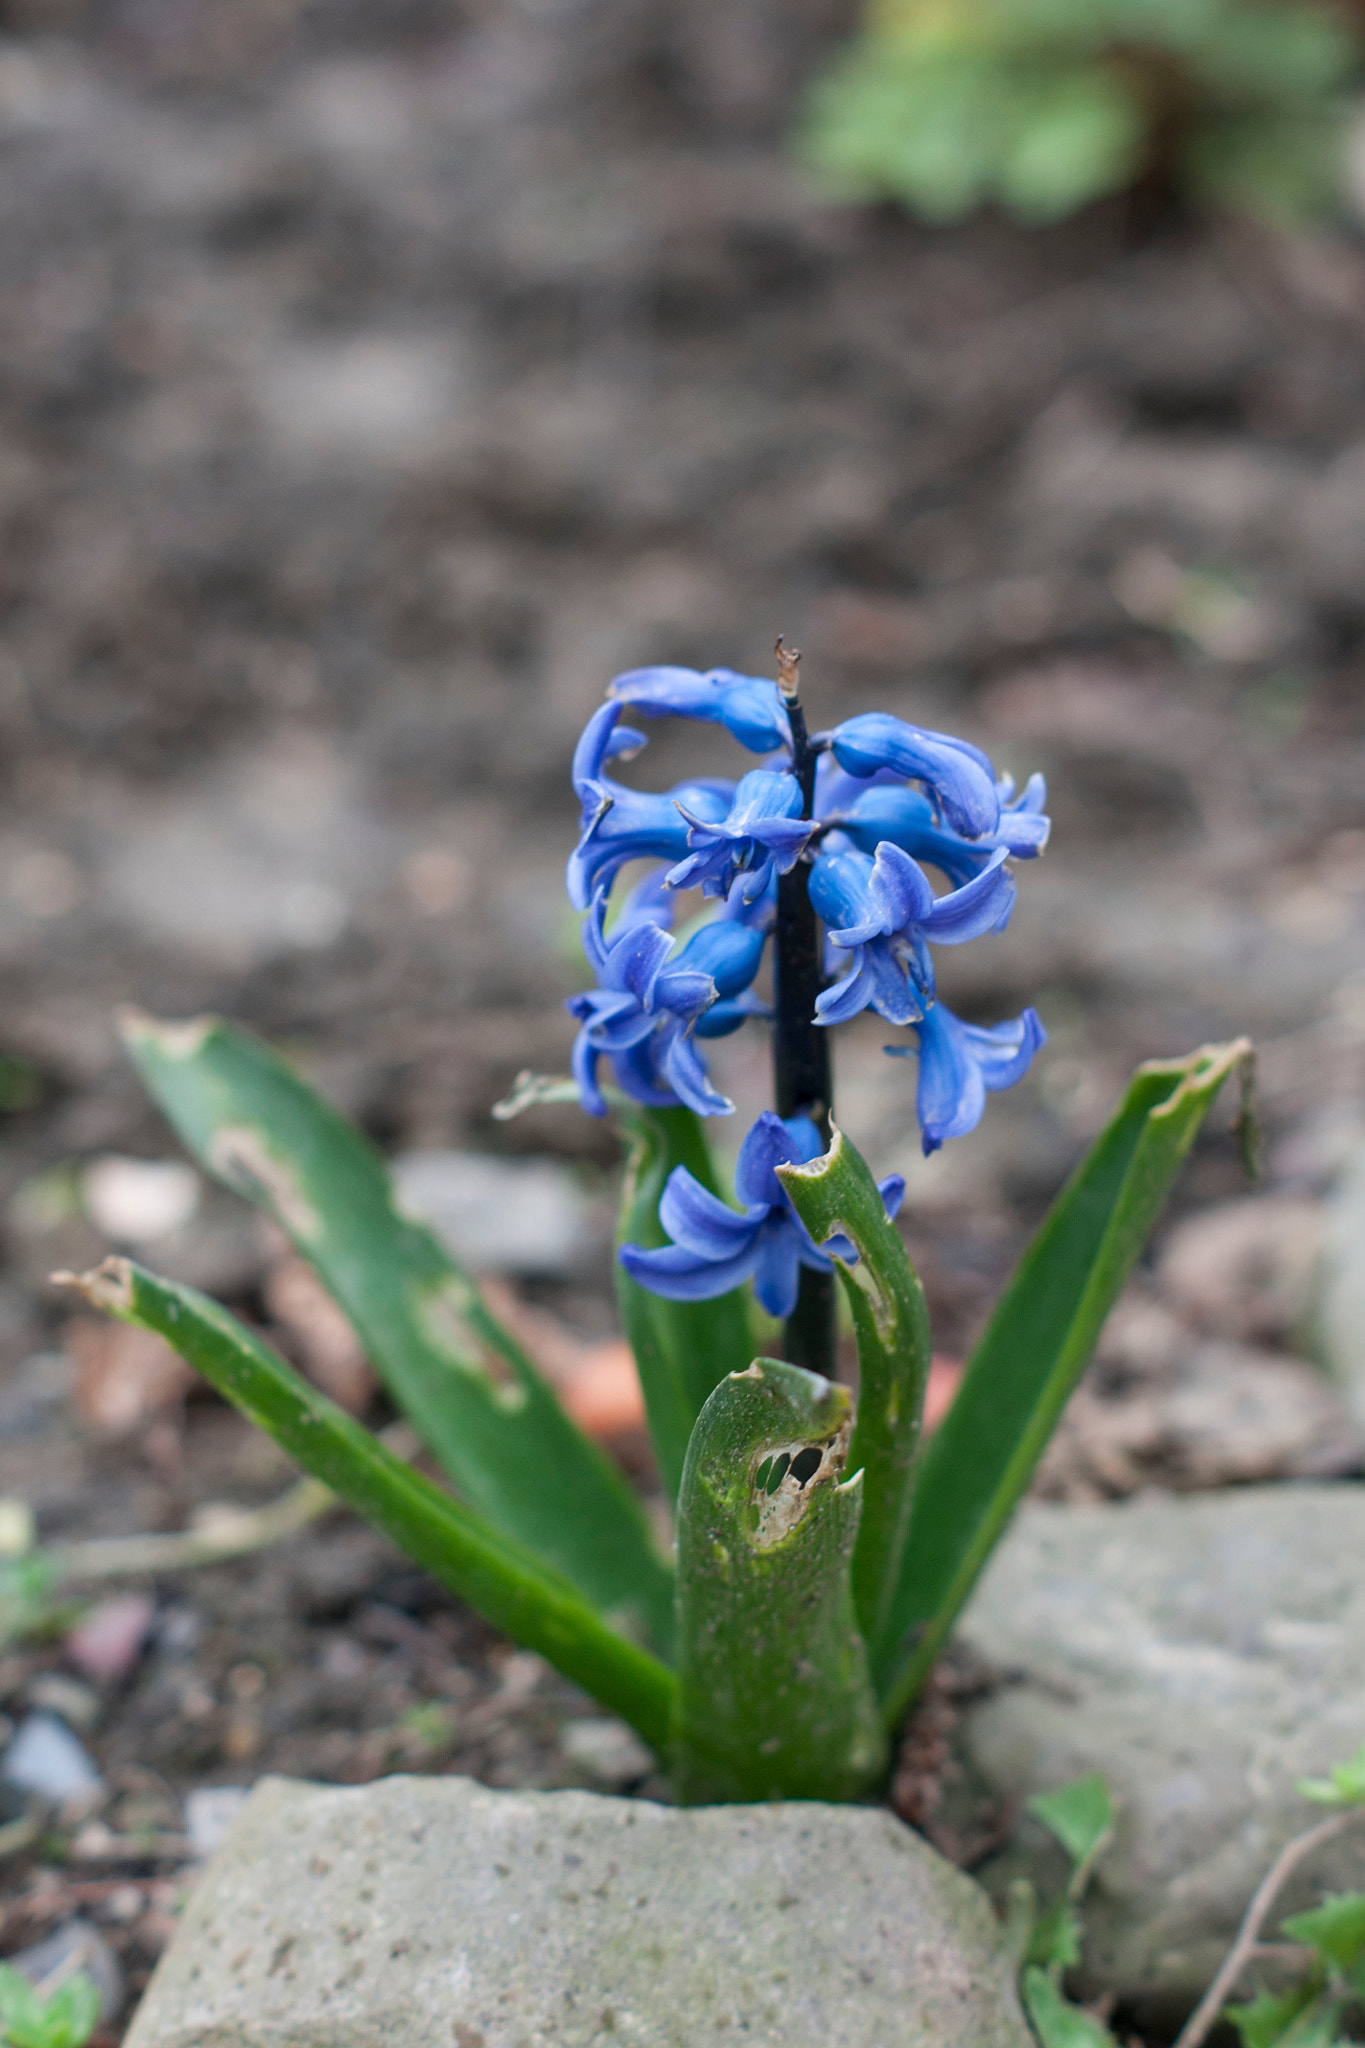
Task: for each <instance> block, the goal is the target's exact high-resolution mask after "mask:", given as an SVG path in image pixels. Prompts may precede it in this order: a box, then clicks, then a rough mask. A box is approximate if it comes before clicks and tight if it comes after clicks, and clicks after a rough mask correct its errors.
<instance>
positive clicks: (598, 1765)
mask: <svg viewBox="0 0 1365 2048" xmlns="http://www.w3.org/2000/svg"><path fill="white" fill-rule="evenodd" d="M559 1739H560V1741H561V1742H562V1743H563V1745H564V1754H565V1755H566V1756H567V1757H568V1759H569V1761H570V1762H571V1763H575V1764H577V1765H578V1766H579V1767H580V1769H582V1770H585V1771H589V1772H591V1774H592V1776H593V1777H594V1778H596V1779H597V1780H598V1781H599V1783H600V1784H603V1785H629V1784H632V1783H633V1782H634V1781H635V1780H636V1779H638V1778H645V1777H648V1775H649V1773H650V1772H651V1771H652V1770H653V1769H654V1759H653V1757H652V1756H651V1755H650V1753H649V1751H648V1750H647V1749H646V1748H645V1746H644V1744H643V1743H642V1742H641V1741H640V1739H639V1737H638V1736H637V1735H635V1734H633V1733H632V1731H631V1730H630V1729H629V1728H627V1726H626V1724H625V1722H624V1721H610V1720H607V1719H605V1718H604V1717H602V1716H600V1715H596V1714H595V1715H593V1716H592V1717H591V1718H590V1719H588V1720H583V1721H566V1722H565V1723H564V1726H563V1727H562V1728H561V1729H560V1731H559Z"/></svg>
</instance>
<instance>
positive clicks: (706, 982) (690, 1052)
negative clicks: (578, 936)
mask: <svg viewBox="0 0 1365 2048" xmlns="http://www.w3.org/2000/svg"><path fill="white" fill-rule="evenodd" d="M659 883H660V878H659V877H658V876H657V875H655V876H650V877H649V878H648V879H647V880H646V881H645V882H643V883H641V885H640V887H639V888H638V889H637V890H636V891H635V892H634V893H633V895H632V896H631V898H630V899H629V901H628V902H627V904H626V906H625V909H624V910H623V911H622V914H621V916H620V918H619V919H618V921H617V924H616V927H615V929H614V930H613V931H612V933H611V935H610V937H608V936H607V935H606V934H605V933H604V929H603V925H604V920H605V917H606V907H607V898H606V891H605V890H604V889H599V890H598V892H597V894H596V896H595V897H594V899H593V905H592V909H591V911H590V912H589V914H588V916H587V917H586V918H585V919H584V921H583V946H584V951H585V952H586V953H587V956H588V960H589V963H590V965H591V967H592V969H593V972H594V973H595V975H596V976H597V982H598V986H597V987H596V988H595V989H589V990H586V991H585V992H584V993H583V994H581V995H576V996H571V997H570V998H569V1000H568V1002H567V1004H566V1005H565V1007H566V1008H567V1009H568V1011H569V1012H570V1014H571V1015H572V1016H574V1017H576V1018H577V1019H578V1021H579V1025H580V1027H581V1028H580V1030H579V1033H578V1036H577V1038H576V1039H575V1040H574V1047H573V1054H572V1059H571V1065H572V1071H573V1076H574V1079H575V1081H576V1082H577V1083H578V1091H579V1099H580V1101H581V1102H582V1104H583V1107H584V1108H585V1109H586V1110H587V1111H588V1112H589V1114H590V1115H592V1116H605V1115H606V1111H607V1104H606V1099H605V1097H604V1096H603V1094H602V1091H601V1088H600V1087H599V1085H598V1081H597V1066H598V1062H599V1060H600V1059H601V1058H602V1057H603V1056H604V1055H605V1056H606V1057H608V1058H609V1059H610V1060H611V1063H612V1068H613V1071H614V1073H615V1076H616V1080H617V1082H618V1084H619V1085H620V1087H621V1088H622V1089H623V1090H624V1091H625V1093H626V1094H627V1095H630V1096H632V1097H633V1098H634V1099H635V1100H636V1101H637V1102H642V1103H645V1104H646V1105H647V1106H648V1107H650V1108H653V1109H668V1108H676V1107H677V1105H678V1104H679V1103H683V1104H685V1105H686V1106H687V1107H688V1108H689V1109H693V1110H695V1111H696V1112H697V1114H698V1116H728V1115H730V1114H731V1113H732V1111H733V1109H734V1104H733V1103H732V1102H731V1101H730V1100H729V1098H728V1097H727V1096H724V1095H722V1094H721V1093H720V1091H719V1090H718V1089H717V1088H715V1087H713V1085H712V1083H711V1081H710V1078H709V1077H708V1075H707V1072H706V1069H705V1067H704V1066H703V1064H702V1061H701V1056H700V1055H699V1053H698V1052H697V1050H696V1047H695V1046H694V1045H693V1043H692V1034H693V1031H694V1029H695V1027H696V1026H697V1025H698V1023H699V1021H700V1020H701V1019H702V1018H703V1017H704V1016H706V1015H707V1013H708V1012H710V1011H712V1010H715V1011H717V1012H719V1014H718V1015H717V1016H716V1017H715V1018H714V1020H713V1021H712V1023H711V1028H710V1029H709V1030H708V1031H706V1033H705V1034H704V1035H705V1036H707V1037H710V1038H718V1037H722V1036H724V1035H725V1034H726V1033H727V1032H729V1031H734V1030H737V1029H738V1027H739V1026H740V1025H741V1024H742V1023H743V1022H744V1019H745V1018H746V1017H748V1016H752V1015H754V1014H755V1013H761V1012H762V1009H763V1006H762V1004H760V1003H758V1002H757V1000H756V999H755V1000H746V996H745V991H746V990H747V989H748V987H749V984H750V983H751V982H752V980H753V978H754V976H755V975H756V974H757V972H758V967H759V962H760V961H761V959H762V957H763V946H764V938H765V933H764V929H763V923H762V921H761V920H760V921H750V919H748V918H746V917H745V916H744V915H742V914H738V913H740V912H742V911H743V910H745V909H747V908H748V906H743V905H737V906H736V912H737V914H735V915H724V916H722V917H720V918H718V919H716V920H715V922H714V923H712V924H709V925H704V926H703V927H702V929H701V930H700V931H699V932H697V933H696V934H695V935H694V936H693V937H692V938H691V939H689V940H688V942H687V944H686V945H684V946H682V947H681V948H679V949H678V950H677V952H676V953H675V952H674V946H675V941H674V939H673V937H672V935H671V933H670V932H669V931H668V930H667V928H666V927H667V924H668V922H669V918H668V909H669V908H670V907H671V906H670V905H666V904H664V903H663V902H662V901H661V897H662V894H663V892H662V891H661V890H660V886H659ZM728 909H729V906H727V911H728Z"/></svg>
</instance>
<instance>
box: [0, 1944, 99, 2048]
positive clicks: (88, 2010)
mask: <svg viewBox="0 0 1365 2048" xmlns="http://www.w3.org/2000/svg"><path fill="white" fill-rule="evenodd" d="M99 2016H100V1994H99V1991H98V1989H97V1988H96V1986H95V1985H94V1984H93V1983H92V1982H91V1980H90V1978H89V1977H88V1976H87V1975H86V1974H85V1972H84V1970H77V1971H76V1972H75V1974H74V1975H73V1976H70V1977H68V1978H67V1979H66V1981H65V1983H63V1984H59V1985H58V1987H57V1989H56V1990H55V1991H54V1992H52V1994H51V1995H50V1996H49V1997H47V1998H43V1997H40V1995H39V1993H38V1992H37V1991H36V1990H35V1989H34V1987H33V1985H32V1984H30V1983H29V1981H28V1979H27V1977H25V1976H24V1975H23V1974H22V1972H21V1971H19V1970H16V1969H15V1967H14V1965H13V1964H12V1963H0V2034H3V2037H4V2040H5V2042H6V2044H7V2048H85V2043H86V2042H87V2041H88V2040H89V2039H90V2036H91V2035H92V2034H93V2033H94V2031H95V2024H96V2022H97V2020H98V2019H99Z"/></svg>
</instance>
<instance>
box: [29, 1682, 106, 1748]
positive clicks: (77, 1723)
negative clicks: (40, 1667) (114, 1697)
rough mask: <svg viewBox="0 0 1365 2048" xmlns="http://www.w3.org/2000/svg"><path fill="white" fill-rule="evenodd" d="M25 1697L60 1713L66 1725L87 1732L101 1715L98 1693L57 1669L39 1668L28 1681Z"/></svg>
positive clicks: (36, 1705)
mask: <svg viewBox="0 0 1365 2048" xmlns="http://www.w3.org/2000/svg"><path fill="white" fill-rule="evenodd" d="M28 1701H29V1705H30V1706H32V1707H45V1708H46V1709H47V1711H48V1712H49V1713H50V1714H57V1715H60V1717H61V1719H62V1720H63V1721H65V1722H66V1725H67V1727H68V1728H74V1729H76V1730H77V1731H78V1732H79V1733H80V1734H82V1735H86V1734H88V1733H89V1731H90V1730H91V1729H92V1728H93V1727H94V1725H95V1723H96V1721H98V1719H99V1717H100V1700H99V1694H98V1693H97V1692H96V1691H95V1690H94V1688H93V1687H92V1686H88V1685H82V1684H81V1682H80V1680H79V1679H78V1678H66V1677H64V1676H63V1675H62V1673H61V1672H60V1671H40V1672H39V1673H38V1675H37V1676H36V1678H33V1679H31V1680H30V1681H29V1686H28Z"/></svg>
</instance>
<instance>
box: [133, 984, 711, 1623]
mask: <svg viewBox="0 0 1365 2048" xmlns="http://www.w3.org/2000/svg"><path fill="white" fill-rule="evenodd" d="M122 1029H123V1036H124V1041H125V1043H126V1044H127V1046H128V1050H129V1052H130V1053H131V1055H132V1057H133V1059H134V1061H135V1062H136V1064H137V1067H138V1071H139V1072H140V1074H141V1075H142V1078H143V1080H144V1081H145V1082H146V1084H147V1086H148V1088H149V1089H150V1090H151V1092H152V1094H153V1095H154V1096H155V1097H156V1100H157V1101H158V1103H159V1104H160V1105H161V1107H162V1109H163V1110H164V1111H165V1113H166V1115H167V1116H168V1117H169V1118H170V1120H171V1122H172V1123H173V1124H174V1125H175V1127H176V1129H177V1131H178V1132H179V1133H180V1136H181V1137H182V1138H183V1139H184V1141H185V1143H186V1145H187V1146H188V1147H189V1149H190V1150H191V1151H192V1152H193V1153H194V1154H195V1155H196V1156H197V1157H198V1158H199V1159H200V1160H202V1161H203V1163H204V1165H205V1166H206V1167H207V1168H208V1170H209V1171H210V1172H211V1173H213V1174H216V1175H217V1177H218V1178H219V1179H220V1180H221V1181H223V1182H224V1183H225V1184H226V1185H227V1186H228V1187H230V1188H232V1189H233V1190H234V1191H235V1192H236V1193H237V1194H239V1195H243V1196H245V1197H246V1199H247V1200H248V1201H250V1202H254V1203H255V1204H256V1206H257V1207H258V1208H261V1209H264V1210H265V1212H266V1214H267V1215H269V1216H271V1217H273V1218H274V1220H275V1221H276V1222H277V1223H278V1224H279V1225H280V1227H281V1229H282V1230H284V1231H285V1232H286V1234H287V1235H288V1236H289V1237H290V1238H291V1240H292V1241H293V1243H294V1244H295V1246H296V1247H297V1249H298V1250H299V1252H300V1253H301V1254H302V1255H303V1257H304V1258H306V1259H308V1260H309V1261H310V1262H311V1263H312V1264H313V1265H314V1266H315V1267H316V1268H317V1270H318V1272H319V1274H320V1275H321V1276H322V1279H323V1281H324V1283H325V1284H326V1286H327V1289H328V1291H329V1292H330V1293H331V1294H332V1295H333V1296H334V1297H335V1298H336V1300H337V1301H338V1302H339V1303H340V1304H341V1306H342V1308H343V1309H344V1310H345V1311H346V1314H347V1316H348V1317H349V1318H350V1320H351V1322H352V1323H354V1325H355V1327H356V1329H357V1331H358V1332H359V1334H360V1337H361V1339H362V1341H363V1343H364V1345H365V1348H366V1350H367V1352H368V1353H369V1356H370V1358H371V1360H372V1362H373V1364H374V1366H375V1369H376V1371H377V1372H378V1373H379V1375H380V1377H381V1379H382V1380H383V1381H384V1384H385V1386H386V1387H387V1388H388V1390H389V1392H390V1394H391V1395H392V1396H393V1399H394V1401H395V1402H396V1403H397V1405H398V1406H399V1408H401V1409H402V1411H403V1413H404V1414H405V1415H406V1416H407V1417H408V1419H409V1421H411V1423H412V1424H413V1426H414V1428H415V1429H416V1430H417V1432H418V1434H419V1435H420V1436H421V1437H422V1439H423V1441H424V1442H425V1443H426V1444H427V1445H428V1446H429V1447H430V1449H431V1450H432V1451H433V1452H434V1453H435V1455H436V1457H437V1458H438V1459H439V1460H440V1462H441V1464H442V1465H443V1466H444V1468H445V1470H446V1471H447V1472H448V1473H449V1474H450V1477H451V1478H452V1479H453V1480H454V1482H455V1484H456V1486H457V1487H458V1488H459V1490H460V1492H461V1493H462V1494H463V1495H464V1496H465V1497H466V1498H467V1499H468V1500H469V1501H471V1502H472V1503H473V1505H474V1506H475V1507H477V1508H480V1509H482V1511H483V1513H484V1514H486V1515H487V1516H488V1518H489V1519H490V1521H492V1522H494V1523H496V1525H497V1526H498V1528H500V1529H503V1530H505V1531H506V1532H507V1534H508V1535H509V1536H512V1537H514V1538H515V1539H516V1540H517V1541H518V1542H519V1543H523V1544H526V1545H527V1546H528V1547H529V1548H530V1549H532V1550H534V1551H536V1552H537V1553H538V1554H539V1555H540V1556H541V1557H543V1558H545V1559H546V1560H547V1561H548V1562H549V1563H550V1564H552V1565H554V1566H555V1567H556V1568H557V1569H558V1570H559V1571H561V1572H563V1573H565V1574H566V1575H567V1577H569V1578H570V1579H572V1580H573V1582H574V1584H575V1585H576V1586H577V1587H578V1588H579V1589H580V1591H582V1592H583V1593H584V1594H585V1595H586V1596H587V1598H588V1599H589V1600H590V1601H592V1602H593V1603H594V1605H596V1606H598V1607H600V1608H602V1609H603V1610H604V1612H607V1613H611V1614H614V1613H618V1612H619V1613H621V1614H623V1616H625V1617H628V1618H629V1619H630V1621H631V1624H632V1625H633V1626H634V1627H636V1628H637V1629H643V1630H644V1631H645V1632H646V1633H647V1634H648V1635H649V1636H650V1637H651V1639H652V1640H653V1641H654V1642H655V1643H656V1644H657V1645H659V1646H660V1647H666V1646H667V1644H668V1642H669V1639H670V1632H671V1628H672V1602H673V1594H672V1579H671V1574H670V1572H669V1570H668V1568H667V1566H666V1565H665V1564H664V1562H663V1560H662V1558H661V1557H660V1556H659V1554H658V1552H657V1550H656V1548H655V1545H654V1541H653V1538H652V1536H651V1534H650V1531H649V1528H648V1525H647V1523H646V1520H645V1517H644V1513H643V1510H642V1509H641V1507H640V1505H639V1503H638V1501H637V1500H636V1499H635V1496H634V1495H633V1494H632V1492H631V1490H630V1488H629V1487H628V1486H627V1484H626V1482H625V1480H624V1478H623V1477H622V1475H621V1474H620V1473H619V1472H618V1471H617V1470H616V1468H615V1466H614V1465H612V1464H611V1462H610V1461H609V1460H608V1459H607V1458H606V1457H605V1456H604V1455H603V1453H602V1452H600V1451H599V1450H598V1448H597V1446H596V1445H595V1444H592V1443H590V1442H589V1441H588V1439H587V1438H586V1437H585V1436H583V1435H582V1433H581V1432H580V1431H579V1430H578V1429H576V1428H575V1427H574V1425H573V1423H572V1422H570V1420H569V1418H568V1417H567V1416H566V1415H565V1413H564V1411H563V1409H562V1408H561V1407H560V1405H559V1403H558V1401H557V1400H556V1399H555V1396H554V1394H553V1393H552V1392H551V1390H550V1388H549V1387H548V1386H547V1385H546V1383H545V1381H544V1380H543V1379H542V1378H541V1377H540V1375H539V1373H538V1372H537V1371H536V1369H535V1367H534V1366H533V1365H532V1363H531V1361H530V1360H529V1359H528V1358H527V1356H526V1354H525V1352H524V1351H522V1349H521V1347H520V1346H519V1345H518V1344H516V1343H515V1342H514V1340H513V1339H512V1338H511V1337H509V1336H508V1335H507V1333H506V1332H505V1331H504V1330H502V1329H500V1328H499V1326H498V1324H497V1323H496V1322H495V1321H494V1320H493V1318H492V1316H490V1315H489V1313H488V1311H487V1309H486V1308H485V1307H484V1305H483V1303H482V1301H481V1300H480V1298H479V1294H478V1290H477V1289H476V1288H475V1286H474V1283H473V1281H472V1280H471V1279H470V1278H469V1276H468V1275H467V1274H466V1273H464V1272H462V1271H461V1270H460V1268H459V1267H458V1266H457V1265H456V1264H455V1263H454V1261H453V1260H452V1259H451V1258H450V1256H449V1254H448V1253H447V1252H446V1251H445V1250H444V1248H443V1247H442V1246H441V1245H440V1244H439V1243H438V1241H437V1239H436V1238H435V1237H434V1236H433V1234H432V1232H431V1231H430V1230H429V1229H428V1228H427V1226H426V1225H425V1224H424V1223H419V1222H416V1221H415V1220H413V1219H412V1218H411V1217H409V1216H406V1215H404V1214H403V1213H402V1211H401V1210H400V1209H399V1208H398V1206H397V1204H396V1203H395V1200H394V1195H393V1189H392V1186H391V1184H390V1181H389V1176H388V1172H387V1170H386V1168H385V1166H384V1162H383V1160H382V1159H381V1158H380V1156H379V1154H378V1153H377V1152H376V1151H375V1150H374V1148H373V1146H371V1145H370V1144H369V1143H368V1141H367V1140H366V1139H365V1138H364V1137H362V1135H361V1134H360V1132H359V1131H357V1130H356V1129H355V1128H354V1126H353V1125H351V1124H349V1123H348V1122H347V1121H346V1119H345V1118H344V1117H342V1116H340V1115H338V1113H337V1111H336V1110H334V1109H333V1108H332V1107H331V1106H330V1104H328V1103H326V1102H324V1101H323V1100H322V1099H321V1097H320V1096H318V1095H317V1094H315V1093H314V1091H313V1090H312V1089H311V1088H309V1087H308V1085H307V1084H306V1083H305V1082H304V1081H303V1080H301V1079H300V1077H299V1076H298V1075H297V1074H296V1073H295V1072H294V1071H293V1069H292V1068H291V1067H289V1066H288V1065H287V1064H286V1063H285V1062H284V1061H283V1060H282V1059H280V1058H279V1056H278V1055H277V1054H276V1053H274V1052H272V1051H271V1050H270V1048H269V1047H268V1046H265V1045H263V1044H262V1043H261V1042H260V1040H259V1039H257V1038H254V1037H252V1036H251V1035H250V1034H249V1033H247V1032H244V1031H238V1030H235V1029H233V1028H232V1027H231V1026H229V1025H226V1024H223V1023H221V1022H219V1021H218V1020H217V1019H214V1018H200V1019H198V1020H197V1021H195V1022H193V1023H189V1024H159V1023H157V1022H156V1021H155V1020H154V1019H152V1018H150V1017H144V1016H142V1015H140V1014H138V1013H126V1014H125V1016H124V1017H123V1019H122Z"/></svg>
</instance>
